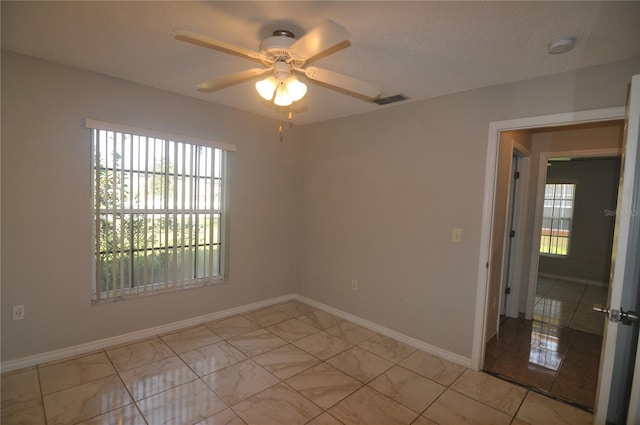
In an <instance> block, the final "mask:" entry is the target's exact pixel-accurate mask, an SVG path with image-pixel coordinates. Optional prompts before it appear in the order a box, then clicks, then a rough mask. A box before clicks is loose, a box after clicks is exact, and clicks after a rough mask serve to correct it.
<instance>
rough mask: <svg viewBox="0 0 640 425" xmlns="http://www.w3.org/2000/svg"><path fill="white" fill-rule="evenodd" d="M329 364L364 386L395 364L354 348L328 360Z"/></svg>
mask: <svg viewBox="0 0 640 425" xmlns="http://www.w3.org/2000/svg"><path fill="white" fill-rule="evenodd" d="M327 363H329V364H330V365H331V366H333V367H335V368H337V369H340V370H341V371H343V372H344V373H346V374H348V375H350V376H353V377H354V378H356V379H357V380H358V381H360V382H362V383H364V384H366V383H367V382H369V381H371V380H373V379H375V378H376V377H378V376H380V375H381V374H382V373H383V372H384V371H386V370H387V369H389V368H391V366H393V363H392V362H390V361H389V360H385V359H383V358H382V357H379V356H376V355H375V354H373V353H371V352H369V351H367V350H364V349H362V348H360V347H353V348H350V349H349V350H347V351H343V352H342V353H340V354H338V355H337V356H334V357H332V358H330V359H329V360H327Z"/></svg>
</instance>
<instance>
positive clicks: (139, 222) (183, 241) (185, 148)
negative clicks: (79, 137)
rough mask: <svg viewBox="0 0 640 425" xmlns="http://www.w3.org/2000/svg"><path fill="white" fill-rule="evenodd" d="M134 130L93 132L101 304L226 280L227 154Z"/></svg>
mask: <svg viewBox="0 0 640 425" xmlns="http://www.w3.org/2000/svg"><path fill="white" fill-rule="evenodd" d="M96 123H98V124H100V122H97V121H89V120H87V126H90V125H94V127H95V126H98V125H96ZM102 124H104V123H102ZM101 127H108V126H107V125H101ZM126 129H127V130H128V131H126V132H123V131H122V130H123V127H122V126H120V127H118V128H117V129H116V130H113V129H109V128H106V129H105V128H92V130H91V134H92V168H93V185H92V187H93V191H92V192H93V193H92V195H93V196H92V200H93V213H94V229H95V238H94V252H95V262H94V267H95V286H94V288H93V291H92V292H93V299H94V301H96V302H101V301H106V300H114V299H119V298H123V297H127V296H135V295H141V294H148V293H157V292H160V291H167V290H176V289H182V288H189V287H194V286H201V285H204V284H207V283H212V282H215V281H217V280H220V279H222V277H223V274H224V273H223V268H224V256H223V252H224V250H223V235H224V232H223V227H224V224H225V218H224V214H223V211H224V208H223V207H224V198H225V196H224V195H225V194H224V187H225V185H224V173H225V164H226V161H225V159H226V152H225V150H223V149H220V148H217V147H211V146H203V145H197V144H193V143H185V142H182V141H179V140H174V139H166V138H159V137H152V136H149V135H147V134H141V133H144V130H139V131H135V129H131V128H129V127H127V128H126ZM156 135H157V134H156ZM175 137H179V136H175Z"/></svg>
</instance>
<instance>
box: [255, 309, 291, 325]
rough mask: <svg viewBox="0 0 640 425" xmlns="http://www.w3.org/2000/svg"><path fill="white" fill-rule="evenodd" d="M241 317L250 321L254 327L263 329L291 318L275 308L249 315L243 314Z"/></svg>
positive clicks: (256, 311)
mask: <svg viewBox="0 0 640 425" xmlns="http://www.w3.org/2000/svg"><path fill="white" fill-rule="evenodd" d="M243 316H244V317H245V318H247V319H249V320H251V321H252V322H253V323H255V324H256V325H260V326H263V327H265V326H271V325H275V324H276V323H280V322H284V321H285V320H289V319H291V316H289V315H288V314H287V313H285V312H284V311H282V310H278V309H277V308H275V307H267V308H263V309H260V310H255V311H252V312H249V313H244V314H243Z"/></svg>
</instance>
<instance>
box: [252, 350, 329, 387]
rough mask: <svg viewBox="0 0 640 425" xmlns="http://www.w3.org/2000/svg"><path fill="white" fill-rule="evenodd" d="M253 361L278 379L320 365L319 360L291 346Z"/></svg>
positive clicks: (255, 358) (272, 351)
mask: <svg viewBox="0 0 640 425" xmlns="http://www.w3.org/2000/svg"><path fill="white" fill-rule="evenodd" d="M253 360H255V361H256V363H258V364H259V365H260V366H262V367H264V368H265V369H267V370H268V371H269V372H271V373H272V374H273V375H275V376H276V377H278V378H280V379H287V378H290V377H292V376H293V375H296V374H298V373H300V372H302V371H304V370H307V369H309V368H311V367H313V366H315V365H317V364H318V363H320V360H318V359H317V358H315V357H313V356H312V355H310V354H308V353H306V352H305V351H302V350H301V349H299V348H298V347H294V346H293V345H285V346H283V347H280V348H276V349H275V350H271V351H269V352H267V353H264V354H260V355H259V356H256V357H254V358H253Z"/></svg>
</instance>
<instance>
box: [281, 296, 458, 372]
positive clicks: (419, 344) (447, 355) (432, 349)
mask: <svg viewBox="0 0 640 425" xmlns="http://www.w3.org/2000/svg"><path fill="white" fill-rule="evenodd" d="M294 299H296V300H298V301H300V302H303V303H305V304H309V305H310V306H313V307H315V308H317V309H319V310H323V311H326V312H327V313H331V314H333V315H334V316H338V317H341V318H343V319H345V320H348V321H350V322H353V323H356V324H358V325H360V326H362V327H365V328H367V329H371V330H372V331H374V332H378V333H379V334H382V335H385V336H388V337H390V338H393V339H395V340H398V341H400V342H404V343H405V344H407V345H410V346H412V347H415V348H417V349H419V350H422V351H425V352H427V353H429V354H433V355H434V356H438V357H440V358H442V359H445V360H449V361H451V362H453V363H456V364H459V365H460V366H464V367H468V368H470V367H471V359H470V358H468V357H464V356H461V355H459V354H455V353H452V352H451V351H447V350H443V349H442V348H440V347H436V346H435V345H431V344H428V343H426V342H424V341H420V340H419V339H415V338H412V337H410V336H407V335H405V334H401V333H400V332H396V331H394V330H393V329H389V328H386V327H384V326H381V325H378V324H377V323H374V322H370V321H368V320H365V319H363V318H361V317H358V316H354V315H353V314H349V313H345V312H344V311H342V310H338V309H337V308H333V307H330V306H328V305H326V304H322V303H320V302H318V301H315V300H312V299H311V298H307V297H304V296H302V295H295V296H294Z"/></svg>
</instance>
